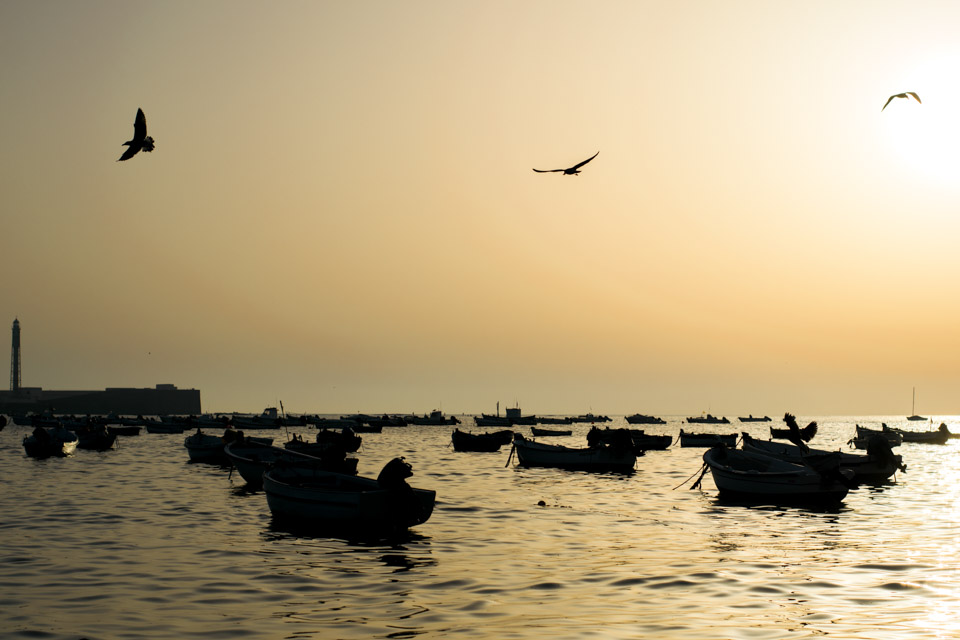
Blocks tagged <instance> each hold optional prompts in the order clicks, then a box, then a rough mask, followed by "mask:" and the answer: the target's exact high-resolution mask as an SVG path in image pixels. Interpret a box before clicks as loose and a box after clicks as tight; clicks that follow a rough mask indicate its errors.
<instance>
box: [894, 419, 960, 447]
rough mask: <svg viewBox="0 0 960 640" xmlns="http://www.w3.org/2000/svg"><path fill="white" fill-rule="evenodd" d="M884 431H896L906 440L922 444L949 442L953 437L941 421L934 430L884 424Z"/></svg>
mask: <svg viewBox="0 0 960 640" xmlns="http://www.w3.org/2000/svg"><path fill="white" fill-rule="evenodd" d="M883 431H884V433H895V434H898V435H899V436H900V437H901V438H903V441H904V442H916V443H920V444H947V441H948V440H950V438H951V437H953V434H952V433H950V429H949V428H947V425H946V423H943V422H941V423H940V427H939V428H938V429H936V430H934V431H907V430H906V429H897V428H894V427H888V426H887V425H883Z"/></svg>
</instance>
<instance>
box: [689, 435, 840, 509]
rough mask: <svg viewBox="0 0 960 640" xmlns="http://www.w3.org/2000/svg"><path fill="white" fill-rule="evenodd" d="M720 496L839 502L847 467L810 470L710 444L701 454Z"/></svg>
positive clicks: (786, 501) (775, 501)
mask: <svg viewBox="0 0 960 640" xmlns="http://www.w3.org/2000/svg"><path fill="white" fill-rule="evenodd" d="M703 461H704V463H706V465H707V468H709V469H710V472H711V474H712V475H713V482H714V484H715V485H716V486H717V490H718V491H719V492H720V497H721V498H727V499H733V500H745V501H750V502H757V503H760V504H790V503H823V504H832V503H839V502H840V501H842V500H843V499H844V498H845V497H846V495H847V491H848V487H847V481H848V480H849V478H850V477H852V476H853V472H852V471H849V470H846V471H844V470H840V469H838V468H836V467H833V468H832V469H830V468H827V467H824V468H823V469H822V470H819V471H818V470H816V469H813V468H812V467H810V466H807V465H799V464H794V463H792V462H787V461H785V460H781V459H778V458H774V457H771V456H767V455H763V454H760V453H753V452H748V451H743V450H740V449H727V448H726V447H721V446H717V447H713V448H712V449H708V450H707V451H705V452H704V454H703Z"/></svg>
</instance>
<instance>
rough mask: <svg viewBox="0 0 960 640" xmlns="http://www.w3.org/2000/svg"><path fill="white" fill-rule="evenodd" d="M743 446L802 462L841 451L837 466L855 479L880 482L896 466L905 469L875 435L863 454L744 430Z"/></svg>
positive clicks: (896, 468)
mask: <svg viewBox="0 0 960 640" xmlns="http://www.w3.org/2000/svg"><path fill="white" fill-rule="evenodd" d="M743 450H744V451H754V452H756V453H762V454H764V455H768V456H772V457H774V458H780V459H781V460H786V461H787V462H792V463H794V464H804V462H805V461H806V460H816V459H818V458H819V457H823V456H829V455H833V454H834V453H839V454H840V459H839V463H840V468H841V469H850V470H851V471H852V472H853V479H854V480H855V481H857V482H883V481H884V480H887V479H888V478H890V477H891V476H892V475H893V474H894V473H896V472H897V471H898V470H901V471H905V470H906V466H904V464H903V457H902V456H898V455H896V454H894V453H893V451H891V449H890V445H888V444H887V441H886V440H885V439H884V438H882V437H877V438H876V439H875V441H874V442H873V446H871V447H870V449H869V453H867V454H866V455H864V454H859V453H846V452H834V451H826V450H824V449H810V448H807V449H806V450H803V449H801V448H800V447H798V446H797V445H795V444H787V443H783V442H773V441H772V440H757V439H755V438H753V437H751V436H750V434H748V433H744V434H743Z"/></svg>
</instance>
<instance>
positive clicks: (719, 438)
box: [680, 429, 737, 448]
mask: <svg viewBox="0 0 960 640" xmlns="http://www.w3.org/2000/svg"><path fill="white" fill-rule="evenodd" d="M718 444H723V445H725V446H727V447H730V448H733V447H735V446H737V434H735V433H687V432H685V431H684V430H683V429H680V446H681V447H714V446H716V445H718Z"/></svg>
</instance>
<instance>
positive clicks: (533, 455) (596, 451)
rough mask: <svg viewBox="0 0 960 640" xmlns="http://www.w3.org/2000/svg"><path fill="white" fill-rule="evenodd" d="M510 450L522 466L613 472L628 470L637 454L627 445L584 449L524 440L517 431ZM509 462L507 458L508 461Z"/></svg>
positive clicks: (630, 470) (631, 467)
mask: <svg viewBox="0 0 960 640" xmlns="http://www.w3.org/2000/svg"><path fill="white" fill-rule="evenodd" d="M513 453H516V454H517V463H518V464H519V465H520V466H522V467H556V468H559V469H569V470H574V471H615V472H619V473H631V472H632V471H633V467H634V465H635V464H636V462H637V456H636V454H635V453H634V452H633V448H632V447H630V446H610V445H601V446H597V447H588V448H585V449H580V448H575V447H564V446H561V445H556V444H544V443H542V442H533V441H531V440H527V439H526V438H524V437H523V435H521V434H519V433H517V434H514V438H513V450H512V451H511V455H512V454H513ZM508 462H509V460H508Z"/></svg>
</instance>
